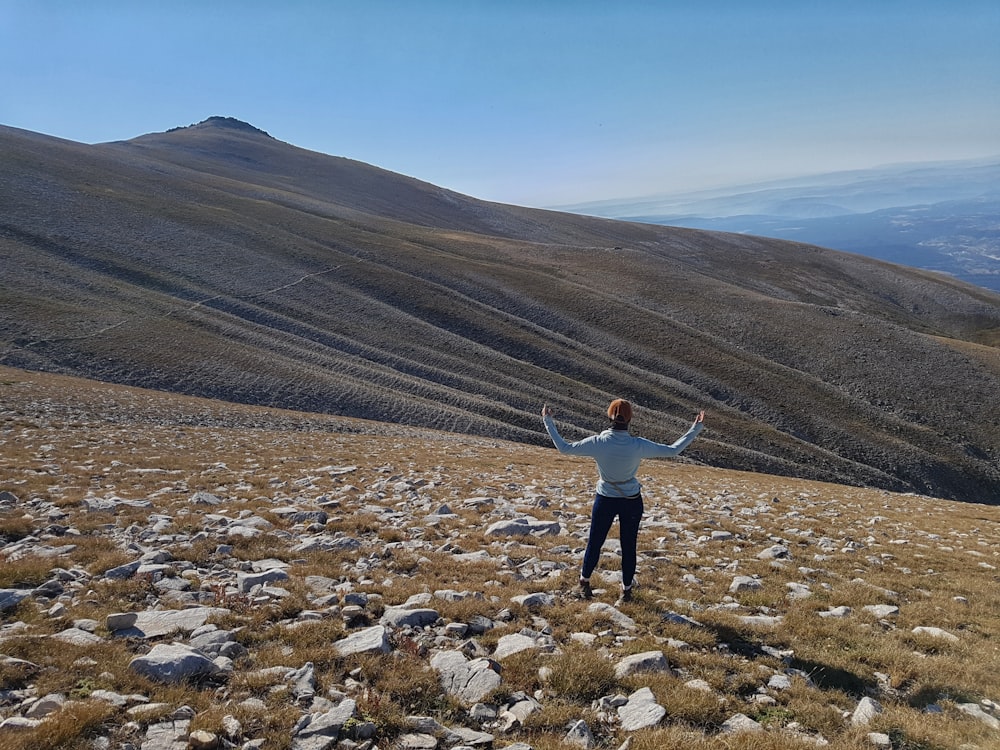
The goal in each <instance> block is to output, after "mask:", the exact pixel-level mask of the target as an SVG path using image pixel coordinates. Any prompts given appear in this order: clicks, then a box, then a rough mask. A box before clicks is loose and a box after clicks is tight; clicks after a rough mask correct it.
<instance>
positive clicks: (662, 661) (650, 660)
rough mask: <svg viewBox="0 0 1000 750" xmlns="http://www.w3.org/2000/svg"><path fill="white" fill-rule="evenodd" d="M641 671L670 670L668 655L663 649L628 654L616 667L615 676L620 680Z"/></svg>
mask: <svg viewBox="0 0 1000 750" xmlns="http://www.w3.org/2000/svg"><path fill="white" fill-rule="evenodd" d="M640 672H670V665H669V664H668V663H667V657H666V655H665V654H664V653H663V652H662V651H644V652H643V653H641V654H632V655H631V656H626V657H625V658H624V659H622V660H621V661H619V662H618V665H617V666H616V667H615V677H617V678H618V679H619V680H621V679H623V678H625V677H628V676H629V675H633V674H638V673H640Z"/></svg>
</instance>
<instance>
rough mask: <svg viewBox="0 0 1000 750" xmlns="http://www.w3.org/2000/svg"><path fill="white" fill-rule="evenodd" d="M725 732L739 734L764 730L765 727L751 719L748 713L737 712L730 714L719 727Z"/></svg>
mask: <svg viewBox="0 0 1000 750" xmlns="http://www.w3.org/2000/svg"><path fill="white" fill-rule="evenodd" d="M719 731H721V732H722V733H723V734H738V733H740V732H763V731H764V727H762V726H761V725H760V724H758V723H757V722H756V721H754V720H753V719H751V718H750V717H749V716H747V715H746V714H735V715H733V716H730V717H729V718H728V719H726V720H725V721H724V722H722V726H721V727H720V728H719Z"/></svg>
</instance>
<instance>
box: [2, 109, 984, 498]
mask: <svg viewBox="0 0 1000 750" xmlns="http://www.w3.org/2000/svg"><path fill="white" fill-rule="evenodd" d="M0 137H2V144H3V145H2V149H3V153H4V158H5V166H6V164H9V165H10V169H9V170H8V169H5V171H4V173H3V174H2V175H0V196H2V199H3V201H4V205H5V207H9V208H7V209H6V211H5V215H4V218H3V220H2V221H0V226H2V228H0V252H2V253H3V260H4V265H5V273H4V277H3V279H2V280H0V292H2V297H0V326H2V338H3V340H4V341H5V343H6V346H5V348H4V350H3V355H2V358H0V362H4V363H7V364H13V365H18V366H24V367H30V368H35V369H52V370H62V371H66V372H74V373H80V374H85V375H88V376H91V377H97V378H101V379H105V380H109V381H116V382H126V383H133V384H137V385H143V386H150V387H155V388H160V389H165V390H173V391H179V392H184V393H191V394H196V395H204V396H210V397H215V398H223V399H228V400H232V401H241V402H249V403H258V404H269V405H276V406H284V407H290V408H296V409H304V410H311V411H317V412H329V413H335V414H343V415H347V416H355V417H365V418H371V419H376V420H384V421H392V422H397V423H401V424H413V425H422V426H428V427H433V428H439V429H447V430H452V431H456V432H465V433H469V434H478V435H491V436H498V437H502V438H507V439H514V440H520V441H537V440H539V437H538V433H537V430H536V429H535V428H536V424H535V415H536V413H537V411H538V408H539V407H540V405H541V403H542V402H545V401H547V402H550V403H552V404H553V405H554V406H555V407H556V409H557V412H558V415H559V417H560V418H561V419H562V420H563V421H564V423H565V431H566V433H567V434H568V435H583V434H585V433H586V432H587V431H588V430H591V429H593V428H595V427H597V426H599V425H600V420H599V413H600V408H601V404H602V403H603V402H605V401H606V400H608V399H609V398H611V397H613V396H618V395H623V396H626V397H628V398H630V399H632V400H633V401H634V402H636V403H637V404H638V405H639V407H640V412H639V419H637V424H636V427H637V429H638V430H640V431H642V432H643V433H644V434H646V435H647V436H650V437H653V438H657V439H670V438H672V437H674V436H676V435H677V434H679V432H680V431H681V430H682V429H683V427H684V425H685V424H686V422H687V420H688V419H689V417H690V415H691V414H692V413H693V412H694V411H695V410H696V409H699V408H707V409H708V410H709V411H710V412H711V414H712V420H713V424H714V425H715V427H716V429H715V430H714V431H713V436H712V439H711V440H706V441H704V442H703V444H701V445H700V446H699V447H698V449H697V450H695V451H692V455H693V456H694V457H696V458H700V459H702V460H705V461H708V462H711V463H713V464H716V465H720V466H731V467H737V468H746V469H753V470H764V471H770V472H775V473H788V474H794V475H799V476H805V477H813V478H818V479H826V480H833V481H840V482H847V483H863V484H870V485H875V486H882V487H887V488H893V489H917V490H919V491H922V492H929V493H934V494H941V495H945V496H950V497H961V498H963V499H970V500H980V501H992V500H995V499H996V497H997V496H998V495H1000V473H998V470H997V468H996V466H997V462H996V456H995V450H996V448H995V446H996V445H997V443H998V440H997V437H998V432H1000V413H998V411H1000V410H998V406H997V404H996V399H995V398H994V395H993V394H995V393H996V392H997V386H998V385H1000V382H998V381H1000V367H998V364H997V361H996V358H995V357H990V356H981V354H980V351H981V350H980V349H973V348H970V347H969V346H967V345H966V343H976V342H978V343H981V344H987V345H989V344H993V343H995V337H996V335H997V331H998V330H1000V307H998V297H997V296H996V295H991V294H990V293H988V292H986V291H984V290H979V289H977V288H975V287H971V286H966V285H963V284H960V283H956V282H952V281H949V280H947V279H943V278H940V277H936V276H933V275H930V274H926V273H921V272H918V271H914V270H911V269H901V268H898V267H894V266H889V265H887V264H884V263H879V262H875V261H870V260H866V259H863V258H859V257H855V256H850V255H845V254H840V253H834V252H829V251H823V250H820V249H817V248H812V247H808V246H802V245H796V244H794V243H781V242H774V241H767V240H760V239H755V238H748V237H742V236H736V235H725V234H714V233H703V232H696V231H690V230H679V229H670V228H664V227H652V226H644V225H636V224H626V223H620V222H612V221H605V220H598V219H590V218H587V217H580V216H571V215H564V214H556V213H551V212H542V211H534V210H530V209H522V208H516V207H508V206H501V205H497V204H488V203H484V202H481V201H476V200H474V199H471V198H468V197H465V196H459V195H456V194H453V193H449V192H447V191H443V190H441V189H439V188H436V187H434V186H431V185H427V184H426V183H421V182H419V181H416V180H411V179H408V178H402V177H400V176H398V175H393V174H391V173H387V172H384V171H382V170H377V169H375V168H373V167H370V166H367V165H363V164H359V163H357V162H351V161H349V160H344V159H337V158H335V157H328V156H323V155H320V154H315V153H312V152H306V151H302V150H299V149H294V148H292V147H290V146H288V145H287V144H283V143H281V142H280V141H275V140H273V139H270V138H267V137H266V136H263V135H261V134H259V133H250V132H243V131H234V130H232V129H227V128H218V127H211V126H198V127H195V128H189V129H184V130H180V131H175V132H172V133H167V134H159V135H155V136H146V137H143V138H139V139H135V140H134V141H130V142H126V143H121V144H107V145H104V146H96V147H85V146H81V145H79V144H72V143H67V142H63V141H57V140H55V139H48V138H43V137H40V136H32V135H30V134H25V133H23V132H20V131H13V130H9V129H5V130H0ZM6 269H9V270H6ZM951 342H957V343H956V344H953V343H951ZM990 351H992V350H990Z"/></svg>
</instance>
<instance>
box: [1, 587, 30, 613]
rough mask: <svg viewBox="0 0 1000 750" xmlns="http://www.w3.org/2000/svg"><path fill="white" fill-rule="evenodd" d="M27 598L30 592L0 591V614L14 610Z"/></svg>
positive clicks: (17, 590)
mask: <svg viewBox="0 0 1000 750" xmlns="http://www.w3.org/2000/svg"><path fill="white" fill-rule="evenodd" d="M29 596H31V592H30V591H25V590H23V589H0V612H6V611H7V610H8V609H14V608H15V607H16V606H17V605H18V604H20V603H21V602H23V601H24V600H25V599H27V598H28V597H29Z"/></svg>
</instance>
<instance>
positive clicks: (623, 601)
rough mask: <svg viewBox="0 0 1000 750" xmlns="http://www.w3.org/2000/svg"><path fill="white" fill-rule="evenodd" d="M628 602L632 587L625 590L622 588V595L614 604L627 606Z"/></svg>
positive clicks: (630, 598) (630, 597)
mask: <svg viewBox="0 0 1000 750" xmlns="http://www.w3.org/2000/svg"><path fill="white" fill-rule="evenodd" d="M630 601H632V587H631V586H629V587H628V588H625V587H624V586H622V595H621V596H619V597H618V601H617V602H615V604H628V603H629V602H630Z"/></svg>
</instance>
